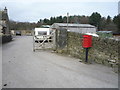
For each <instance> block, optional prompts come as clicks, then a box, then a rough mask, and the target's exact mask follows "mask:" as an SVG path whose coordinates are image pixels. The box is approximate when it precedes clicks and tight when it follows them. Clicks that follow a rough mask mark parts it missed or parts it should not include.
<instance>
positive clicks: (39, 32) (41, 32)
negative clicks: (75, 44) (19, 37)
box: [34, 28, 51, 42]
mask: <svg viewBox="0 0 120 90" xmlns="http://www.w3.org/2000/svg"><path fill="white" fill-rule="evenodd" d="M50 33H51V32H50V29H49V28H35V31H34V40H35V42H39V41H40V42H42V41H44V40H45V41H47V40H48V39H50V38H51V37H50Z"/></svg>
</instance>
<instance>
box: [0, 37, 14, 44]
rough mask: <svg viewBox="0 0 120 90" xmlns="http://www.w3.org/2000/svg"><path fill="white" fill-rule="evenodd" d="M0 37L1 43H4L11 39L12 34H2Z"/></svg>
mask: <svg viewBox="0 0 120 90" xmlns="http://www.w3.org/2000/svg"><path fill="white" fill-rule="evenodd" d="M0 38H2V39H1V40H2V43H6V42H10V41H11V40H12V36H11V35H3V36H1V37H0Z"/></svg>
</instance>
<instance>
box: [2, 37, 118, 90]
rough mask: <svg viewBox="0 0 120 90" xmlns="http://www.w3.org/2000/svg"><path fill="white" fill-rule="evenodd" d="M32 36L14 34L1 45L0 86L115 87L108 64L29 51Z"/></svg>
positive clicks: (115, 76) (114, 79)
mask: <svg viewBox="0 0 120 90" xmlns="http://www.w3.org/2000/svg"><path fill="white" fill-rule="evenodd" d="M32 40H33V39H32V37H31V36H16V37H15V38H14V40H13V41H12V42H9V43H6V44H4V45H3V47H2V51H3V52H2V56H3V58H2V87H3V88H118V75H117V73H114V72H113V71H112V68H109V67H106V66H103V65H99V64H90V65H88V64H84V63H81V62H79V59H75V58H72V57H69V56H62V55H58V54H56V53H52V52H51V51H43V50H41V51H36V52H33V51H32V47H33V46H32V45H33V41H32Z"/></svg>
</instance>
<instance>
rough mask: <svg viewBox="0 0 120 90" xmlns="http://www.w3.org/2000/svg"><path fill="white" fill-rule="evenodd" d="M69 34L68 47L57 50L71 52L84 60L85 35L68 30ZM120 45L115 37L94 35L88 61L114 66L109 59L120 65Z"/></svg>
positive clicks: (70, 53)
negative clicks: (119, 58)
mask: <svg viewBox="0 0 120 90" xmlns="http://www.w3.org/2000/svg"><path fill="white" fill-rule="evenodd" d="M67 34H68V35H67V36H68V39H67V45H66V46H67V47H65V48H63V49H57V52H59V53H65V54H69V55H71V56H73V57H76V58H80V59H81V60H82V61H84V60H85V49H84V48H83V47H82V39H83V37H82V36H83V35H82V34H79V33H74V32H68V33H67ZM119 45H120V42H119V41H116V40H113V39H108V38H98V37H92V47H91V48H89V56H88V62H90V63H92V62H97V63H100V64H104V65H107V66H112V65H111V64H110V63H109V60H113V61H115V62H114V63H116V64H114V65H118V62H119V61H118V54H119V52H118V49H119ZM112 67H113V66H112Z"/></svg>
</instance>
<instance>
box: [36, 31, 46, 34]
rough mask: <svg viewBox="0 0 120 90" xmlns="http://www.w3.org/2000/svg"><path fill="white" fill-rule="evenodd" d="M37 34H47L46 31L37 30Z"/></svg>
mask: <svg viewBox="0 0 120 90" xmlns="http://www.w3.org/2000/svg"><path fill="white" fill-rule="evenodd" d="M38 35H47V32H46V31H38Z"/></svg>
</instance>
